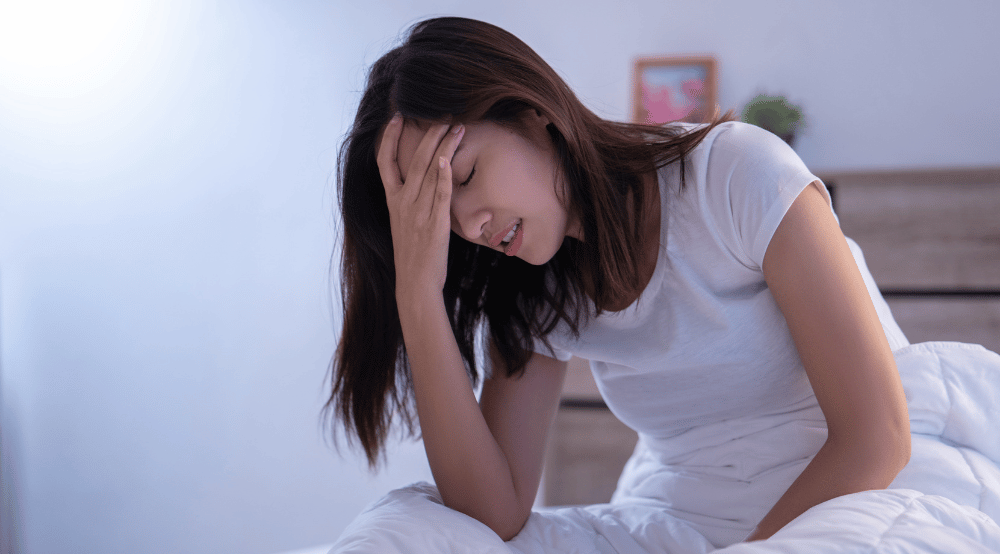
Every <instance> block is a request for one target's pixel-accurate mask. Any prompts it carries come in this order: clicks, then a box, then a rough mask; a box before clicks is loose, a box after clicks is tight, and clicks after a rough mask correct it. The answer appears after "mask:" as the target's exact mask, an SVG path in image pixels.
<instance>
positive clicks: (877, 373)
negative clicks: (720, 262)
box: [762, 181, 909, 463]
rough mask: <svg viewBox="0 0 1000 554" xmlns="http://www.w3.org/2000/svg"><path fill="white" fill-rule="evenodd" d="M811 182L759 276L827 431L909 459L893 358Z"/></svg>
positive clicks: (906, 420)
mask: <svg viewBox="0 0 1000 554" xmlns="http://www.w3.org/2000/svg"><path fill="white" fill-rule="evenodd" d="M813 185H815V186H807V187H806V188H805V190H804V191H803V192H802V193H801V194H800V195H799V196H798V198H797V199H796V200H795V202H794V203H793V204H792V206H791V208H789V210H788V212H787V213H786V214H785V216H784V218H783V219H782V221H781V223H780V225H779V226H778V229H777V230H776V231H775V233H774V236H773V237H772V238H771V241H770V243H769V245H768V247H767V250H766V252H765V254H764V263H763V265H762V271H763V272H764V279H765V281H767V285H768V288H769V289H770V291H771V294H772V295H773V296H774V300H775V302H776V303H777V305H778V307H779V308H780V309H781V312H782V314H783V315H784V316H785V320H786V321H787V323H788V328H789V330H790V331H791V335H792V338H793V340H794V341H795V346H796V349H797V350H798V352H799V356H800V357H801V359H802V364H803V366H804V367H805V369H806V372H807V374H808V377H809V382H810V384H811V385H812V388H813V391H814V392H815V393H816V398H817V400H818V401H819V405H820V408H821V409H822V411H823V414H824V416H825V417H826V420H827V427H828V430H829V438H830V439H832V440H836V441H840V442H841V443H843V444H853V445H857V444H864V445H866V446H871V445H879V444H885V443H884V441H886V440H891V441H894V442H896V443H898V444H899V445H900V452H899V454H900V456H902V455H903V452H902V451H903V450H905V456H906V457H907V458H908V456H909V417H908V414H907V409H906V397H905V395H904V393H903V386H902V383H901V381H900V377H899V372H898V370H897V368H896V362H895V358H894V357H893V355H892V350H891V349H890V348H889V343H888V341H887V340H886V337H885V333H884V331H883V330H882V326H881V323H880V322H879V319H878V315H877V314H876V312H875V307H874V305H873V304H872V301H871V297H870V296H869V295H868V291H867V289H866V287H865V283H864V280H863V278H862V276H861V272H860V270H859V269H858V266H857V263H856V262H855V261H854V257H853V256H852V254H851V251H850V248H849V246H848V245H847V241H846V239H845V238H844V235H843V232H842V231H841V230H840V226H839V225H838V224H837V221H836V220H835V219H834V217H833V214H832V212H831V210H830V208H829V206H828V205H827V203H826V199H825V198H824V196H823V195H822V193H821V192H820V191H819V189H818V188H817V187H818V186H822V184H821V183H820V182H818V181H814V182H813ZM903 447H905V448H903ZM903 461H904V463H905V460H903Z"/></svg>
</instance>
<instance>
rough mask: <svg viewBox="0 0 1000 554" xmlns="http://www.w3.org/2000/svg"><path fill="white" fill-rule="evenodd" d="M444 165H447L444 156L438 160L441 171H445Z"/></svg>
mask: <svg viewBox="0 0 1000 554" xmlns="http://www.w3.org/2000/svg"><path fill="white" fill-rule="evenodd" d="M444 164H445V160H444V157H443V156H442V157H440V158H438V167H440V168H441V169H444Z"/></svg>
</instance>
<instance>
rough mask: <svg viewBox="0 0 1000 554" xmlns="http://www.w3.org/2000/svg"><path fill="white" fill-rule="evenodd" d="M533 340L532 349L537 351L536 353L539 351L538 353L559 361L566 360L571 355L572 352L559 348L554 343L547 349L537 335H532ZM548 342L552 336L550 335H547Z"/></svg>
mask: <svg viewBox="0 0 1000 554" xmlns="http://www.w3.org/2000/svg"><path fill="white" fill-rule="evenodd" d="M533 340H534V341H535V348H534V351H535V352H537V353H539V354H544V355H546V356H548V357H550V358H555V359H557V360H559V361H561V362H568V361H569V359H570V358H572V357H573V354H572V353H570V352H568V351H566V350H562V349H561V348H559V347H557V346H556V345H555V344H553V345H552V349H551V350H550V349H548V348H546V347H545V343H544V342H543V341H542V339H540V338H538V337H534V338H533ZM549 342H552V338H551V337H549Z"/></svg>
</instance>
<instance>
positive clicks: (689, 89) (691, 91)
mask: <svg viewBox="0 0 1000 554" xmlns="http://www.w3.org/2000/svg"><path fill="white" fill-rule="evenodd" d="M681 90H683V91H684V96H685V97H686V98H687V99H688V100H690V101H692V102H694V103H695V104H698V103H700V101H701V95H702V94H703V93H704V92H705V81H703V80H701V79H688V80H686V81H684V82H683V83H681Z"/></svg>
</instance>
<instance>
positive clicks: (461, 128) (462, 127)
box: [451, 123, 465, 135]
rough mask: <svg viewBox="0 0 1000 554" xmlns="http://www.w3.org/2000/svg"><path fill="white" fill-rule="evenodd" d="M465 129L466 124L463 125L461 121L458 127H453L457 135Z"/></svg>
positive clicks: (453, 131)
mask: <svg viewBox="0 0 1000 554" xmlns="http://www.w3.org/2000/svg"><path fill="white" fill-rule="evenodd" d="M463 129H465V125H462V124H461V123H459V124H458V127H455V128H454V129H452V131H451V132H452V133H455V134H456V135H457V134H459V133H461V132H462V130H463Z"/></svg>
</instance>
